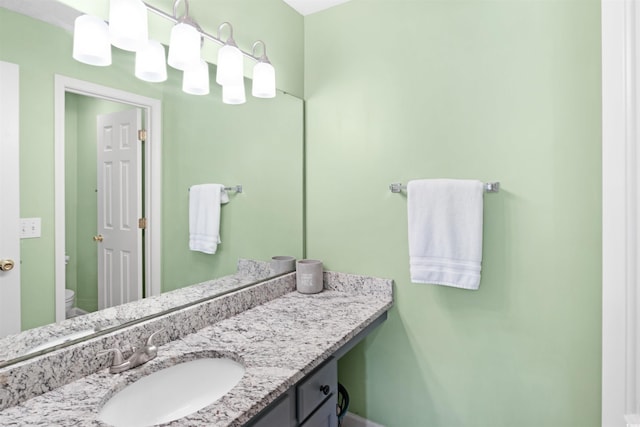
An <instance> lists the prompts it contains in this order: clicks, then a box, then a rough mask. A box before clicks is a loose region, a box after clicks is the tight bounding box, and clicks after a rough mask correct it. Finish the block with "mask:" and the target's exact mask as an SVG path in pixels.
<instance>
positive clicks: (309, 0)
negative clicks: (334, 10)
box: [282, 0, 349, 16]
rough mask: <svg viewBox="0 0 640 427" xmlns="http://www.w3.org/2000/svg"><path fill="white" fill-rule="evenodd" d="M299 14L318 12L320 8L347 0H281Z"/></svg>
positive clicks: (327, 7) (326, 7)
mask: <svg viewBox="0 0 640 427" xmlns="http://www.w3.org/2000/svg"><path fill="white" fill-rule="evenodd" d="M282 1H284V2H285V3H286V4H288V5H289V6H291V7H292V8H294V9H295V10H297V11H298V12H299V13H300V14H301V15H304V16H306V15H311V14H312V13H316V12H320V11H321V10H325V9H329V8H330V7H333V6H337V5H339V4H342V3H346V2H348V1H349V0H282Z"/></svg>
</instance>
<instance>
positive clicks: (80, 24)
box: [73, 0, 276, 104]
mask: <svg viewBox="0 0 640 427" xmlns="http://www.w3.org/2000/svg"><path fill="white" fill-rule="evenodd" d="M182 1H184V9H185V13H184V15H183V16H181V17H178V13H177V9H178V6H179V5H180V2H182ZM144 9H146V10H144ZM147 11H149V12H152V13H155V14H156V15H158V16H160V17H162V18H164V19H167V20H169V21H171V22H173V23H174V24H175V25H174V26H173V28H172V29H171V35H170V42H169V54H168V58H167V60H166V62H165V49H164V46H163V45H161V44H160V43H159V42H157V41H153V40H149V39H148V23H147V15H146V12H147ZM109 20H110V24H109V25H107V24H106V23H105V22H104V21H103V20H102V19H101V18H98V17H95V16H90V15H83V16H80V17H78V18H77V19H76V22H75V27H74V36H73V58H74V59H76V60H78V61H80V62H83V63H85V64H89V65H98V66H107V65H111V45H113V46H116V47H119V48H121V49H124V50H130V51H134V52H136V66H135V75H136V77H138V78H139V79H141V80H144V81H148V82H163V81H165V80H166V79H167V70H166V64H167V63H168V64H169V65H170V66H172V67H173V68H176V69H178V70H182V71H183V90H184V91H185V92H186V93H190V94H196V95H206V94H208V93H209V85H208V83H209V66H208V64H207V63H206V62H205V61H204V60H203V59H202V58H201V56H200V50H201V47H202V44H203V43H204V40H205V39H206V40H210V41H213V42H214V43H217V44H218V45H220V46H222V47H221V48H220V49H219V50H218V63H217V70H216V82H217V83H218V84H220V85H221V86H222V93H223V95H222V98H223V102H224V103H226V104H243V103H244V102H246V95H245V86H244V69H243V67H244V65H243V59H244V58H243V56H246V57H248V58H250V59H252V60H254V61H255V62H256V64H255V66H254V68H253V87H252V90H251V94H252V95H253V96H254V97H257V98H273V97H274V96H275V93H276V90H275V69H274V68H273V65H271V62H269V59H268V58H267V47H266V44H265V43H264V42H263V41H261V40H259V41H257V42H255V43H254V44H253V48H252V52H251V53H248V52H245V51H243V50H241V49H240V48H239V47H238V46H237V44H236V42H235V40H234V39H233V27H232V26H231V24H230V23H229V22H223V23H222V24H220V26H219V27H218V34H217V37H215V36H213V35H211V34H209V33H207V32H205V31H203V30H202V28H200V26H199V25H198V24H197V23H196V22H195V20H193V19H192V18H191V17H190V16H189V1H188V0H174V3H173V15H170V14H168V13H166V12H164V11H162V10H161V9H158V8H157V7H155V6H152V5H150V4H148V3H145V2H144V1H142V0H110V9H109ZM225 27H228V28H229V37H228V38H227V40H226V41H223V40H222V39H221V38H220V33H221V31H222V30H223V29H224V28H225ZM257 46H262V55H261V56H259V57H258V56H256V54H255V51H256V47H257ZM205 74H206V77H205ZM205 80H206V86H205V84H204V82H205Z"/></svg>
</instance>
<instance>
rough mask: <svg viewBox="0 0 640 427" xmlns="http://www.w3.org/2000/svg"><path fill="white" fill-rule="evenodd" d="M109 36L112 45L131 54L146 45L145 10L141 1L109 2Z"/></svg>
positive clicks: (112, 0) (146, 25)
mask: <svg viewBox="0 0 640 427" xmlns="http://www.w3.org/2000/svg"><path fill="white" fill-rule="evenodd" d="M109 36H110V38H111V44H112V45H114V46H115V47H118V48H120V49H124V50H128V51H131V52H135V51H137V50H138V49H141V48H143V47H144V46H145V45H146V44H147V41H148V40H149V31H148V23H147V8H146V7H145V5H144V3H142V1H141V0H111V1H110V3H109Z"/></svg>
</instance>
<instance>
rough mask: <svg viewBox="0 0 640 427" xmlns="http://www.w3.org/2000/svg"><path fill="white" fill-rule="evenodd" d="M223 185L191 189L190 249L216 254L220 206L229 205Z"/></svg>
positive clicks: (202, 185) (200, 186) (218, 237)
mask: <svg viewBox="0 0 640 427" xmlns="http://www.w3.org/2000/svg"><path fill="white" fill-rule="evenodd" d="M228 201H229V196H228V195H227V192H226V190H225V189H224V185H222V184H200V185H194V186H192V187H191V188H190V189H189V249H191V250H192V251H199V252H204V253H205V254H215V253H216V250H217V249H218V243H222V241H221V240H220V204H223V203H227V202H228Z"/></svg>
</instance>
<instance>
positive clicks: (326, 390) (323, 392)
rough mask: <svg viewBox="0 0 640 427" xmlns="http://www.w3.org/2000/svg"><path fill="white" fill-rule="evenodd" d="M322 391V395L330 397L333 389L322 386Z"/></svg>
mask: <svg viewBox="0 0 640 427" xmlns="http://www.w3.org/2000/svg"><path fill="white" fill-rule="evenodd" d="M320 391H321V392H322V394H324V395H325V396H328V395H329V392H330V391H331V387H329V386H328V385H321V386H320Z"/></svg>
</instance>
